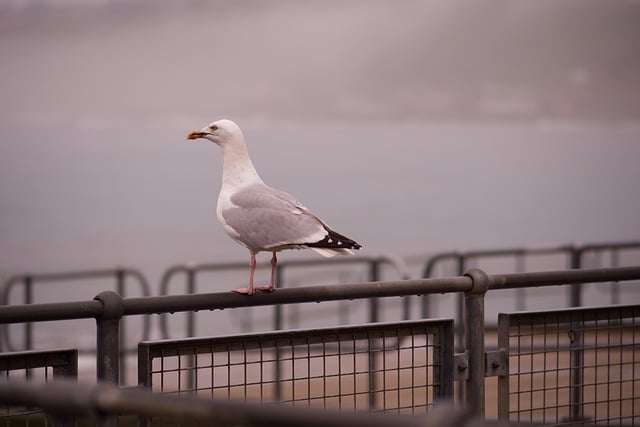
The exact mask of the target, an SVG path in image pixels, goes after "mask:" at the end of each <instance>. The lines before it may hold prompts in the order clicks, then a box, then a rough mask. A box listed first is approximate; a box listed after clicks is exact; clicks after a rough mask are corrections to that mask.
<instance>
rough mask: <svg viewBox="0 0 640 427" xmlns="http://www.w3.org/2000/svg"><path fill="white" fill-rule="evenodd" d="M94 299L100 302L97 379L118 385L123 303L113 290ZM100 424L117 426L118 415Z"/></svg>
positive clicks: (97, 336) (107, 418) (101, 421)
mask: <svg viewBox="0 0 640 427" xmlns="http://www.w3.org/2000/svg"><path fill="white" fill-rule="evenodd" d="M94 300H97V301H100V302H101V303H102V314H101V315H100V316H99V317H97V318H96V326H97V333H96V339H97V343H96V344H97V345H96V347H97V354H96V371H97V377H98V381H104V382H108V383H112V384H115V385H116V386H118V385H119V384H120V319H122V314H123V313H124V304H123V303H122V297H121V296H120V295H118V294H117V293H116V292H113V291H104V292H101V293H99V294H98V295H97V296H96V297H95V298H94ZM100 426H101V427H117V426H118V417H117V416H109V417H105V418H103V419H101V420H100Z"/></svg>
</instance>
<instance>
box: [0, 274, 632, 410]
mask: <svg viewBox="0 0 640 427" xmlns="http://www.w3.org/2000/svg"><path fill="white" fill-rule="evenodd" d="M625 280H640V267H618V268H600V269H583V270H566V271H548V272H538V273H521V274H518V273H515V274H501V275H492V276H489V275H487V274H485V273H484V272H482V271H480V270H472V271H469V272H468V273H467V274H466V275H465V276H459V277H449V278H432V279H420V280H398V281H386V282H375V283H371V282H365V283H354V284H344V285H329V286H305V287H299V288H289V289H279V290H277V291H276V292H274V293H271V294H256V295H253V296H251V297H247V296H244V295H239V294H234V293H231V292H224V293H214V294H188V295H167V296H156V297H135V298H125V299H123V298H121V297H120V296H119V295H118V294H116V293H115V292H111V291H105V292H102V293H100V294H99V295H98V296H97V297H96V298H95V299H94V300H92V301H79V302H67V303H50V304H31V305H12V306H2V307H0V323H21V322H39V321H51V320H61V319H79V318H94V319H96V329H97V331H96V341H97V351H98V357H97V358H96V361H97V362H96V363H97V376H98V378H99V379H101V380H106V381H109V382H113V383H118V381H119V378H120V370H119V364H118V362H119V356H120V341H119V334H120V329H121V327H120V326H121V323H120V322H121V320H122V318H123V317H125V316H132V315H143V314H151V313H173V312H181V311H193V310H222V309H230V308H239V307H252V306H253V307H257V306H273V305H277V304H298V303H319V302H323V301H338V300H354V299H368V298H380V297H403V296H410V295H425V294H437V293H447V292H462V293H464V301H465V317H464V325H465V326H466V328H465V330H466V332H465V340H464V344H465V346H464V347H465V351H466V352H467V354H468V363H467V364H466V366H464V367H460V368H463V369H462V370H463V371H464V372H465V373H466V374H465V377H466V378H465V380H464V388H465V390H466V392H465V406H466V407H467V408H468V409H470V410H471V411H472V412H474V413H484V374H485V365H484V361H485V359H484V345H485V344H484V342H485V339H484V332H485V330H484V318H485V317H484V298H485V294H486V293H487V292H488V291H493V290H500V289H517V288H526V287H531V286H557V285H566V284H582V283H592V282H603V283H609V282H612V281H625Z"/></svg>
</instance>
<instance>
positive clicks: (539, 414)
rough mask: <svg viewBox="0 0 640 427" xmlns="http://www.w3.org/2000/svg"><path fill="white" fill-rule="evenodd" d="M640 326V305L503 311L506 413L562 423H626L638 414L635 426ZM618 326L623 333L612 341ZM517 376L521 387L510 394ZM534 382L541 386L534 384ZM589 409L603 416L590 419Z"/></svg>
mask: <svg viewBox="0 0 640 427" xmlns="http://www.w3.org/2000/svg"><path fill="white" fill-rule="evenodd" d="M638 329H640V305H630V306H608V307H595V308H572V309H567V310H545V311H538V312H516V313H501V314H500V315H499V329H498V347H499V349H500V351H502V352H504V355H503V357H504V358H506V359H507V360H508V363H507V365H508V367H507V369H506V370H505V371H503V372H502V374H501V375H499V377H498V416H499V418H500V419H503V420H508V419H509V418H510V416H511V415H513V416H515V417H517V421H523V422H528V423H536V424H537V423H545V424H549V421H551V422H552V423H553V424H556V425H557V424H565V423H568V424H575V423H580V424H584V423H588V424H598V423H607V425H608V424H610V423H612V422H613V423H614V424H615V425H622V423H623V420H624V419H627V420H628V419H629V418H631V421H632V422H631V425H635V423H634V421H635V420H636V419H638V420H640V391H639V392H635V393H634V389H635V390H640V376H638V374H635V372H638V373H640V333H638ZM614 331H617V337H613V339H612V336H613V335H614ZM625 331H626V334H624V332H625ZM603 335H604V337H603ZM629 335H630V336H629ZM512 340H513V341H514V342H515V343H517V344H515V345H514V344H512ZM629 352H630V357H627V358H626V359H627V360H624V358H623V355H624V354H627V356H629V354H628V353H629ZM587 356H589V360H587ZM616 358H617V363H614V364H615V365H616V367H617V369H618V370H619V372H612V370H613V367H612V365H611V363H612V362H611V360H612V359H616ZM590 359H593V360H590ZM598 359H600V360H598ZM602 359H604V362H603V360H602ZM514 365H515V369H511V368H512V367H514ZM523 365H524V366H523ZM624 367H626V368H627V370H629V368H630V370H631V373H632V375H631V376H630V378H629V377H626V378H625V376H624V375H623V374H622V370H623V368H624ZM605 368H606V369H605ZM512 371H513V372H512ZM586 374H589V375H592V376H593V379H591V380H588V379H587V377H586ZM521 378H522V380H521ZM514 381H515V382H516V384H515V385H516V389H517V390H515V391H514V392H513V393H511V383H512V382H514ZM521 381H522V383H523V385H521ZM534 382H539V383H541V384H542V385H538V386H537V388H534ZM612 385H614V386H616V387H615V391H614V392H612V389H611V387H612ZM629 388H630V390H631V391H630V394H631V395H630V396H629V395H628V394H629V390H628V389H629ZM585 390H586V392H585ZM597 390H600V396H599V398H598V392H597ZM589 391H591V392H592V393H589ZM616 393H617V394H616ZM587 395H588V396H587ZM512 401H513V403H514V405H511V403H512ZM540 401H541V402H540ZM625 402H626V406H625V405H624V403H625ZM634 404H635V405H634ZM616 405H617V406H616ZM512 406H514V407H512ZM585 408H589V409H591V411H585ZM629 408H631V410H632V413H630V414H629V413H627V412H628V410H629ZM625 411H626V412H625ZM586 412H589V413H590V414H592V415H593V416H596V417H598V414H599V413H600V416H599V417H598V418H597V419H589V418H588V414H586ZM602 412H605V415H606V416H605V417H603V416H602ZM563 415H564V416H563ZM616 415H617V416H616Z"/></svg>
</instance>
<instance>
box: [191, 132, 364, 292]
mask: <svg viewBox="0 0 640 427" xmlns="http://www.w3.org/2000/svg"><path fill="white" fill-rule="evenodd" d="M187 139H188V140H194V139H207V140H209V141H211V142H214V143H215V144H217V145H218V146H219V147H220V149H221V150H222V186H221V188H220V194H219V195H218V206H217V209H216V213H217V216H218V222H220V225H221V226H222V228H223V229H224V231H226V233H227V234H228V235H229V237H231V238H232V239H233V240H235V241H236V242H238V243H240V244H241V245H242V246H244V247H246V248H247V249H249V253H250V254H251V261H250V263H249V285H248V287H246V288H239V289H233V290H232V292H237V293H240V294H245V295H253V294H254V293H255V291H256V290H259V291H267V292H273V291H274V290H275V271H276V264H277V262H278V259H277V257H276V253H277V252H279V251H282V250H284V249H303V248H309V249H312V250H314V251H316V252H318V253H319V254H320V255H323V256H325V257H332V256H335V255H352V254H353V249H360V248H361V246H360V245H359V244H358V243H356V242H355V241H354V240H351V239H350V238H348V237H346V236H343V235H342V234H339V233H337V232H335V231H333V230H332V229H331V228H329V226H328V225H327V224H326V223H325V222H324V221H322V220H321V219H320V218H318V217H317V216H316V215H314V214H313V213H312V212H311V211H310V210H309V209H307V208H306V207H305V206H304V205H303V204H302V203H300V202H299V201H298V200H297V199H296V198H295V197H293V196H292V195H291V194H289V193H286V192H284V191H281V190H278V189H275V188H272V187H269V186H268V185H266V184H265V183H264V181H262V179H261V178H260V176H259V175H258V172H257V171H256V169H255V167H254V166H253V162H252V161H251V158H250V157H249V152H248V151H247V145H246V143H245V139H244V135H243V134H242V131H241V130H240V127H239V126H238V125H237V124H236V123H234V122H233V121H231V120H226V119H223V120H217V121H215V122H213V123H211V124H210V125H208V126H205V127H204V128H202V129H200V130H196V131H193V132H191V133H189V135H187ZM261 251H264V252H271V253H272V256H271V281H270V283H269V286H262V287H254V286H253V276H254V273H255V269H256V254H257V253H258V252H261Z"/></svg>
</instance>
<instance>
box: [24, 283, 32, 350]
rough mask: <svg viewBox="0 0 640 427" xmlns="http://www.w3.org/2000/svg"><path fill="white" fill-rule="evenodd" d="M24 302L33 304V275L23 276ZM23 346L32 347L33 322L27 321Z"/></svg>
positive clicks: (27, 348) (29, 348) (26, 348)
mask: <svg viewBox="0 0 640 427" xmlns="http://www.w3.org/2000/svg"><path fill="white" fill-rule="evenodd" d="M24 303H25V304H33V277H31V276H29V275H27V276H25V277H24ZM24 348H25V350H31V349H33V324H32V323H31V322H27V324H26V325H25V332H24Z"/></svg>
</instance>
